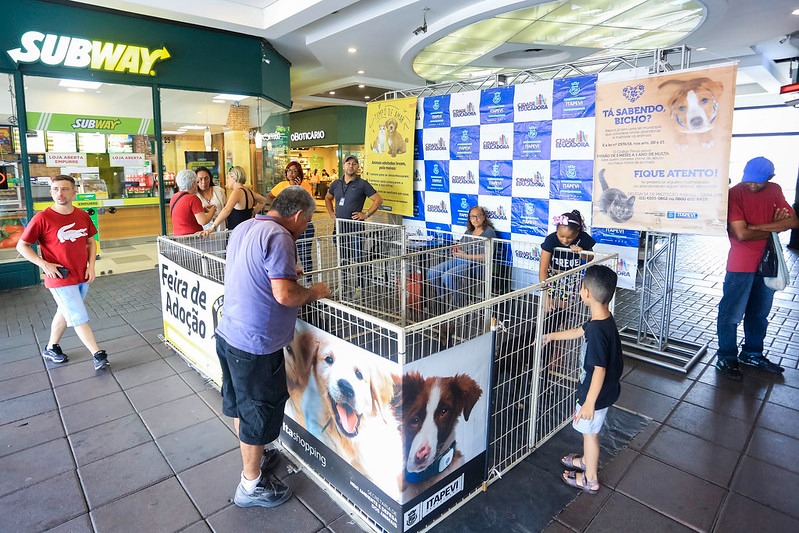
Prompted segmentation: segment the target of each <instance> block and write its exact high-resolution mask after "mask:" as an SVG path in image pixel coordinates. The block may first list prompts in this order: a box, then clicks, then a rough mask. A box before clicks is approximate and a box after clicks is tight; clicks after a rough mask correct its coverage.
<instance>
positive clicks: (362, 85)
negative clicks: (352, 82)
mask: <svg viewBox="0 0 799 533" xmlns="http://www.w3.org/2000/svg"><path fill="white" fill-rule="evenodd" d="M364 87H366V85H364V84H363V83H361V84H360V85H358V88H359V89H363V88H364Z"/></svg>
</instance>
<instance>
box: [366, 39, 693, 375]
mask: <svg viewBox="0 0 799 533" xmlns="http://www.w3.org/2000/svg"><path fill="white" fill-rule="evenodd" d="M647 62H650V64H649V67H648V68H649V73H650V74H658V73H663V72H671V71H679V70H685V69H687V68H690V66H691V49H690V48H689V47H687V46H685V45H683V46H676V47H669V48H657V49H654V50H648V51H642V52H637V53H632V54H626V55H620V56H614V57H600V58H586V59H582V60H578V61H573V62H568V63H563V64H561V65H555V66H545V67H537V68H531V69H524V70H519V71H513V72H505V73H502V74H492V75H490V76H485V77H480V78H472V79H469V80H464V81H450V82H443V83H437V84H431V85H425V86H422V87H416V88H411V89H399V90H396V91H389V92H386V93H384V94H383V95H381V96H379V97H377V98H376V99H375V100H392V99H396V98H405V97H408V96H416V97H420V98H421V97H427V96H438V95H444V94H451V93H459V92H465V91H475V90H482V89H491V88H494V87H500V86H506V85H515V84H520V83H531V82H536V81H542V80H549V79H558V78H566V77H569V76H580V75H586V74H597V73H600V72H609V71H613V70H616V69H621V68H639V67H644V66H646V63H647ZM650 240H651V245H650ZM646 242H647V247H646V253H645V258H644V267H643V281H642V287H641V299H640V305H639V310H638V311H639V315H638V316H639V322H638V328H637V329H636V328H631V327H629V326H628V327H625V328H622V330H621V332H620V333H621V338H622V345H623V351H624V355H626V356H628V357H630V358H633V359H638V360H641V361H644V362H648V363H651V364H654V365H656V366H661V367H663V368H668V369H670V370H675V371H678V372H682V373H688V371H689V370H690V369H691V367H693V365H694V364H695V363H696V362H697V361H698V360H699V359H700V358H701V357H702V356H703V355H704V354H705V353H706V352H707V347H708V343H705V344H703V345H698V344H694V343H690V342H685V341H678V340H669V338H668V337H669V323H670V318H671V304H672V293H673V284H674V272H675V269H676V247H677V235H676V234H671V233H657V232H646ZM663 254H665V255H666V261H665V264H662V263H661V256H662V255H663Z"/></svg>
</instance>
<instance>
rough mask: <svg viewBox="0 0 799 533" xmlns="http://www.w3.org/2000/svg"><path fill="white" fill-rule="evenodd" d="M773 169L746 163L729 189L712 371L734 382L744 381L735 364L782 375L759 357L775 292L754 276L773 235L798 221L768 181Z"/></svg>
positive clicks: (761, 160) (760, 162)
mask: <svg viewBox="0 0 799 533" xmlns="http://www.w3.org/2000/svg"><path fill="white" fill-rule="evenodd" d="M773 177H774V164H773V163H772V162H771V161H769V160H768V159H766V158H765V157H756V158H754V159H752V160H750V161H749V162H748V163H746V167H745V168H744V174H743V178H742V179H741V183H739V184H738V185H736V186H734V187H732V188H731V189H730V193H729V201H728V205H727V234H728V235H729V238H730V253H729V256H728V257H727V274H726V276H725V277H724V292H723V296H722V298H721V302H720V303H719V316H718V320H717V325H716V327H717V332H718V338H719V350H718V352H717V353H716V358H717V360H716V370H717V371H718V372H719V373H720V374H721V375H722V376H724V377H726V378H728V379H731V380H733V381H741V380H743V375H742V374H741V371H740V369H739V363H740V364H743V365H747V366H751V367H755V368H758V369H760V370H763V371H765V372H770V373H772V374H780V373H782V372H783V371H784V369H783V368H782V367H781V366H780V365H778V364H776V363H773V362H771V361H769V360H768V359H766V358H765V356H764V355H763V339H764V338H765V336H766V328H767V327H768V314H769V311H771V303H772V300H773V298H774V290H773V289H770V288H768V287H767V286H766V285H765V283H764V282H763V276H760V275H759V274H757V266H758V264H759V263H760V258H761V256H762V255H763V250H764V249H765V247H766V241H767V239H769V238H771V232H772V231H776V232H780V231H785V230H788V229H791V228H796V227H799V219H798V218H797V217H796V213H795V212H794V210H793V209H792V208H791V206H790V204H788V202H787V201H786V200H785V197H784V196H783V194H782V189H781V188H780V186H779V185H777V184H776V183H770V182H769V180H770V179H771V178H773ZM741 319H743V322H744V344H743V346H742V348H741V352H740V354H739V353H738V339H737V337H736V334H737V329H738V324H739V323H740V322H741Z"/></svg>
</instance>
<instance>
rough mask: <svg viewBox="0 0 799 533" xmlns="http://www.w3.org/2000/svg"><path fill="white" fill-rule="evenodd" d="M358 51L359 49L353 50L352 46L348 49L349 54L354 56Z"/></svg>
mask: <svg viewBox="0 0 799 533" xmlns="http://www.w3.org/2000/svg"><path fill="white" fill-rule="evenodd" d="M357 51H358V49H357V48H353V47H352V46H350V47H349V48H347V52H349V53H351V54H354V53H355V52H357Z"/></svg>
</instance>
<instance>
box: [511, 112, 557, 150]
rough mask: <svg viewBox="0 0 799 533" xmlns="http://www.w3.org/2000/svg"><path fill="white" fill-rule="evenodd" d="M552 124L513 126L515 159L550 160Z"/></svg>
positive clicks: (542, 122)
mask: <svg viewBox="0 0 799 533" xmlns="http://www.w3.org/2000/svg"><path fill="white" fill-rule="evenodd" d="M551 153H552V122H551V121H549V120H546V121H544V120H542V121H538V122H517V123H515V124H514V125H513V159H539V160H543V159H550V154H551Z"/></svg>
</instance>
